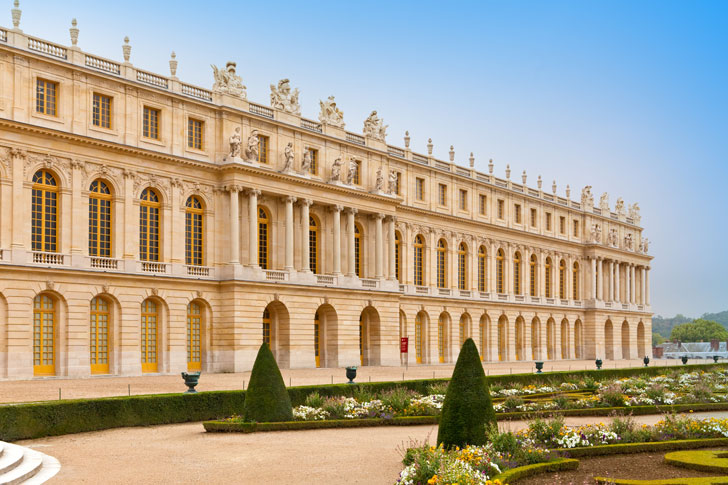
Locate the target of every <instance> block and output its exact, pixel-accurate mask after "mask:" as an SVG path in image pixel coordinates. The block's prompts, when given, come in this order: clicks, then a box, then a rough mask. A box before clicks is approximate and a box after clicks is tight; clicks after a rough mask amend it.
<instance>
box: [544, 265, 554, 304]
mask: <svg viewBox="0 0 728 485" xmlns="http://www.w3.org/2000/svg"><path fill="white" fill-rule="evenodd" d="M543 274H544V280H545V281H546V288H545V290H546V292H545V293H546V298H551V297H552V295H551V258H546V266H545V267H544V273H543Z"/></svg>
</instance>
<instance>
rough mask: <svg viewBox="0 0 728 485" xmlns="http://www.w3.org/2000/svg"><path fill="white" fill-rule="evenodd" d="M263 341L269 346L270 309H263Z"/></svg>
mask: <svg viewBox="0 0 728 485" xmlns="http://www.w3.org/2000/svg"><path fill="white" fill-rule="evenodd" d="M263 343H266V344H268V347H270V310H268V309H267V308H266V309H265V310H263Z"/></svg>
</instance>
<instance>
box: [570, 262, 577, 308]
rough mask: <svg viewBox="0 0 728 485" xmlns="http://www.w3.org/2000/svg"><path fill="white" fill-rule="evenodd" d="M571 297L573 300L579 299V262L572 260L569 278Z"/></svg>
mask: <svg viewBox="0 0 728 485" xmlns="http://www.w3.org/2000/svg"><path fill="white" fill-rule="evenodd" d="M571 283H572V284H571V297H572V299H574V300H578V299H579V263H578V262H576V261H574V268H573V273H572V280H571Z"/></svg>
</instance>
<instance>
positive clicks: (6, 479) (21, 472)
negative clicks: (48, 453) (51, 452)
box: [0, 445, 43, 485]
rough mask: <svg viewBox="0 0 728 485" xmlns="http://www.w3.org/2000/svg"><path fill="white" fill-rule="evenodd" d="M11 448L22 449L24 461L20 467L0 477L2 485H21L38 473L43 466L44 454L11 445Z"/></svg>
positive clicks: (0, 484)
mask: <svg viewBox="0 0 728 485" xmlns="http://www.w3.org/2000/svg"><path fill="white" fill-rule="evenodd" d="M9 447H18V448H20V450H21V453H22V456H23V459H22V460H21V462H20V464H19V465H18V466H16V467H14V468H13V469H12V470H10V471H9V472H6V473H4V474H2V475H0V485H20V484H21V483H24V482H25V481H26V480H27V479H29V478H30V477H32V476H33V475H35V474H36V473H38V470H40V467H41V466H42V465H43V454H42V453H38V452H37V451H34V450H31V449H30V448H24V447H22V446H17V445H9Z"/></svg>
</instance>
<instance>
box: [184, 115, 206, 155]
mask: <svg viewBox="0 0 728 485" xmlns="http://www.w3.org/2000/svg"><path fill="white" fill-rule="evenodd" d="M203 126H204V123H203V122H202V121H200V120H196V119H193V118H190V119H188V120H187V146H188V147H189V148H194V149H195V150H202V128H203Z"/></svg>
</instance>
